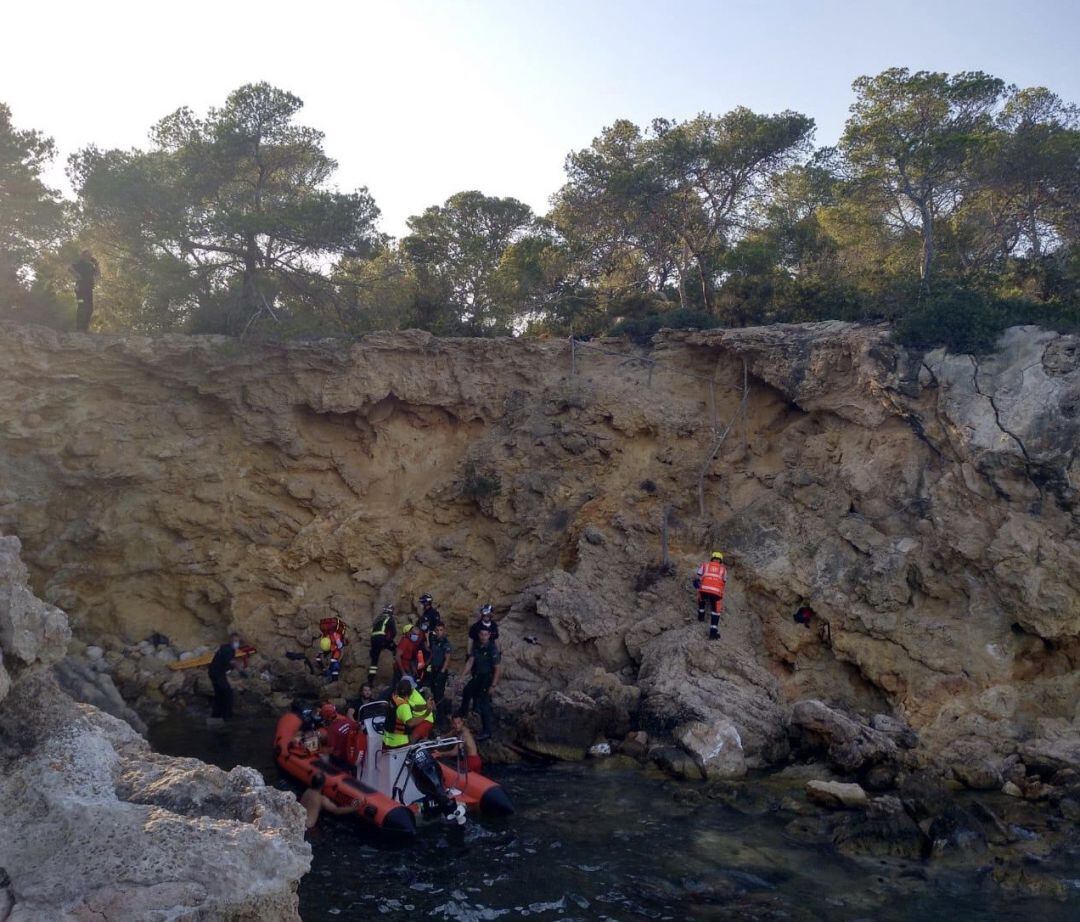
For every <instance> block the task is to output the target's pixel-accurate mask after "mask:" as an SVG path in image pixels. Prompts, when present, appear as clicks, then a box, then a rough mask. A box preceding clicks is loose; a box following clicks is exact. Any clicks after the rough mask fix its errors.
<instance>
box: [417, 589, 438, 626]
mask: <svg viewBox="0 0 1080 922" xmlns="http://www.w3.org/2000/svg"><path fill="white" fill-rule="evenodd" d="M416 623H417V624H419V625H420V630H422V631H423V632H424V633H425V634H428V635H430V634H431V632H432V631H434V630H435V627H436V625H439V624H442V623H443V620H442V615H441V614H439V609H437V608H436V607H435V600H434V599H432V598H431V594H430V593H427V592H425V593H424V594H423V595H422V596H420V617H419V618H417V619H416Z"/></svg>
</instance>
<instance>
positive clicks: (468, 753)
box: [447, 711, 484, 772]
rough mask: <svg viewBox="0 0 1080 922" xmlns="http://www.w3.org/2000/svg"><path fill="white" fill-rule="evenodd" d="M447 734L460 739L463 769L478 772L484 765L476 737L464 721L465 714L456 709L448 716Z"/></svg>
mask: <svg viewBox="0 0 1080 922" xmlns="http://www.w3.org/2000/svg"><path fill="white" fill-rule="evenodd" d="M447 736H450V737H454V738H457V739H459V740H461V749H462V754H463V755H464V756H465V770H466V771H470V772H478V771H480V769H482V768H483V767H484V763H483V761H482V760H481V758H480V750H479V748H478V747H477V745H476V737H474V736H473V732H472V730H470V729H469V726H468V724H466V723H465V715H464V714H462V713H461V711H457V712H456V713H454V714H452V715H451V717H450V732H449V733H448V734H447Z"/></svg>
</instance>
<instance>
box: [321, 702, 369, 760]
mask: <svg viewBox="0 0 1080 922" xmlns="http://www.w3.org/2000/svg"><path fill="white" fill-rule="evenodd" d="M319 714H320V715H321V716H322V719H323V723H324V724H325V727H326V729H325V734H326V748H327V754H328V755H329V756H330V761H331V762H336V763H337V764H338V765H340V766H341V767H342V768H345V769H347V770H348V771H350V772H351V771H353V770H354V769H355V768H356V759H357V757H358V756H359V754H360V749H359V745H358V738H359V736H360V733H359V731H360V726H359V724H357V722H356V721H355V720H353V719H352V718H350V717H348V716H346V715H345V714H339V713H338V710H337V708H336V707H334V705H332V704H331V703H330V702H329V701H327V702H326V703H325V704H323V706H322V708H320V710H319Z"/></svg>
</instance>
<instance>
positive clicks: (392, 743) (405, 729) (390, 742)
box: [382, 676, 431, 749]
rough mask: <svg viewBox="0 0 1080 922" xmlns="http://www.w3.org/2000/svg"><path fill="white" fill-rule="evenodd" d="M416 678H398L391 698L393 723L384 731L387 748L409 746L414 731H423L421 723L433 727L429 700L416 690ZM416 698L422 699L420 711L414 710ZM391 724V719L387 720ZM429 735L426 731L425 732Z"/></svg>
mask: <svg viewBox="0 0 1080 922" xmlns="http://www.w3.org/2000/svg"><path fill="white" fill-rule="evenodd" d="M414 681H415V680H414V679H412V678H410V677H408V676H403V677H402V678H401V679H399V680H398V683H397V685H396V686H395V688H394V694H393V696H392V697H391V698H390V704H391V706H392V707H393V709H394V713H393V714H392V715H391V717H392V720H393V724H392V725H391V729H389V730H384V731H383V735H382V738H383V745H384V746H385V747H386V748H387V749H396V748H398V747H400V746H408V745H409V743H410V742H413V740H411V739H410V737H411V736H412V734H413V733H414V732H416V733H419V732H421V725H422V724H425V723H426V724H427V725H428V730H430V728H431V720H430V719H429V716H430V711H429V710H428V708H427V702H426V701H425V700H424V698H423V696H422V695H419V694H418V693H417V691H416V687H415V685H414V684H413V683H414ZM416 698H419V700H420V712H419V713H416V711H414V704H415V703H416ZM387 723H388V724H389V721H388V722H387ZM424 735H425V736H426V735H427V734H426V733H425V734H424Z"/></svg>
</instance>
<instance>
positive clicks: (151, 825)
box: [0, 537, 311, 922]
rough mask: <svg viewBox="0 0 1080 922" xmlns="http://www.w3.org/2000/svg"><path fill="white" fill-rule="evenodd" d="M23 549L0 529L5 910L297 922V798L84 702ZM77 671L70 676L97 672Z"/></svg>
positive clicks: (79, 916)
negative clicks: (77, 697) (163, 750)
mask: <svg viewBox="0 0 1080 922" xmlns="http://www.w3.org/2000/svg"><path fill="white" fill-rule="evenodd" d="M18 554H19V542H18V541H17V540H16V539H14V538H11V537H0V670H3V675H4V676H5V677H7V678H9V681H8V682H5V683H4V686H3V688H2V689H0V691H2V694H0V868H3V869H4V872H5V875H6V878H5V883H4V884H3V885H0V890H2V893H0V909H4V910H5V912H4V914H3V917H4V918H7V916H8V914H9V913H10V915H11V917H12V918H13V919H18V920H19V922H82V920H85V919H89V918H115V919H147V920H151V919H166V918H167V919H176V920H180V919H191V920H194V919H199V920H204V922H214V920H221V922H226V920H228V922H256V920H258V922H299V918H300V917H299V914H298V911H297V895H296V888H297V884H298V882H299V879H300V877H301V876H302V875H303V874H304V873H305V872H306V871H307V869H308V867H309V866H310V862H311V849H310V847H309V846H308V844H307V843H306V842H305V841H304V812H303V809H302V808H301V807H300V805H299V804H298V803H297V801H296V799H295V798H294V797H293V796H292V795H291V794H289V793H288V792H281V791H276V790H274V789H273V788H269V787H267V786H266V785H265V784H264V783H263V780H262V778H261V776H259V774H258V773H257V772H255V771H254V770H252V769H245V768H236V769H233V771H231V772H228V773H226V772H223V771H221V770H220V769H218V768H214V767H213V766H209V765H205V764H203V763H201V762H199V761H197V760H195V759H174V758H169V757H167V756H162V755H159V754H157V753H154V752H152V751H151V749H150V746H149V744H148V743H147V742H146V740H144V739H143V738H142V737H141V736H140V735H139V734H138V733H137V732H136V731H135V730H134V729H133V728H132V727H131V726H130V725H129V724H128V723H127V722H125V721H124V720H121V719H118V718H116V717H113V716H111V715H109V714H107V713H105V712H103V711H101V710H99V709H98V708H96V707H93V706H91V705H88V704H80V703H76V702H75V701H73V700H72V699H71V697H69V696H68V695H67V694H66V693H65V692H63V691H62V690H61V688H60V687H59V685H58V684H57V681H56V677H55V676H54V674H53V672H52V670H50V669H49V666H50V665H53V664H54V663H56V662H57V661H58V660H59V659H60V658H61V657H62V656H63V654H64V650H65V648H66V636H65V635H66V631H67V623H66V619H65V618H64V616H63V614H62V613H61V612H60V611H59V610H58V609H55V608H53V607H52V606H51V605H47V604H46V603H44V602H41V601H40V600H38V599H36V598H34V597H33V595H32V593H30V592H29V591H28V590H27V589H26V586H25V582H24V581H25V577H26V573H25V570H24V569H23V568H22V567H21V565H20V563H19V556H18ZM61 640H63V642H62V643H61ZM75 668H76V669H77V670H78V671H77V672H76V671H64V670H62V671H61V672H62V674H64V675H65V676H67V677H69V678H70V677H71V676H72V675H75V676H76V677H77V678H80V679H81V680H86V681H87V682H90V681H91V678H90V677H87V676H86V675H84V674H83V672H82V667H81V666H76V667H75ZM94 690H95V691H96V692H98V693H100V688H99V687H97V686H96V685H95V686H94ZM107 703H112V704H115V701H112V702H107ZM43 881H45V882H47V883H46V884H45V885H43V883H42V882H43ZM5 904H7V905H6V906H5Z"/></svg>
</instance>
